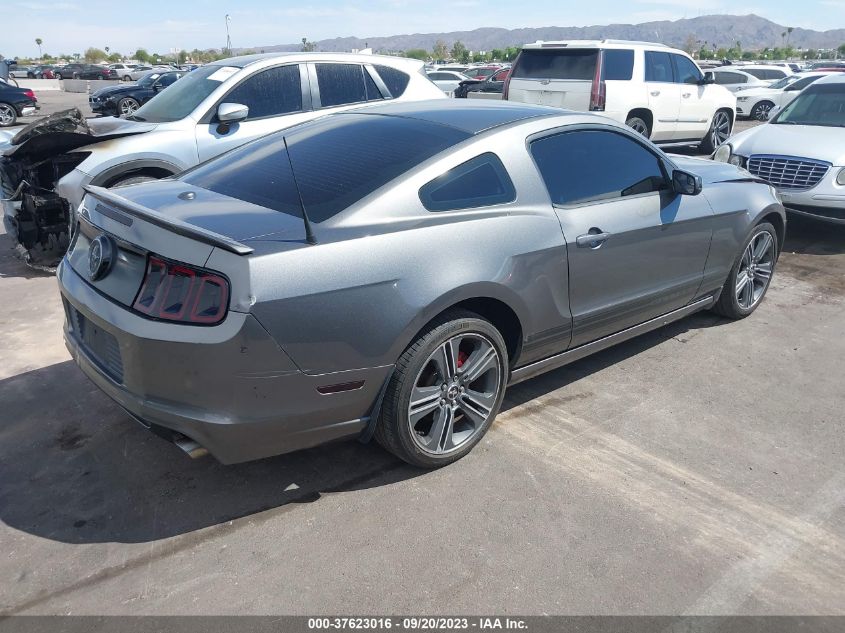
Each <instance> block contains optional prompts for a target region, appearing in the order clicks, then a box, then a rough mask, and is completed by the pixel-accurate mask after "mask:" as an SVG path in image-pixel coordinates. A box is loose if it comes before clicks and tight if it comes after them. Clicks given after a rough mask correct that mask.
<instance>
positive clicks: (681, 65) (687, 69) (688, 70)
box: [672, 55, 702, 84]
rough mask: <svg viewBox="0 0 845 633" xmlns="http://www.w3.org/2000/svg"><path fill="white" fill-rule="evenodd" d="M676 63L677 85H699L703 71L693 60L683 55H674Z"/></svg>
mask: <svg viewBox="0 0 845 633" xmlns="http://www.w3.org/2000/svg"><path fill="white" fill-rule="evenodd" d="M672 59H673V60H674V62H675V83H678V84H697V83H698V82H700V81H701V79H702V77H701V71H700V70H699V69H698V66H696V65H695V62H693V61H692V60H691V59H689V58H687V57H684V56H683V55H672Z"/></svg>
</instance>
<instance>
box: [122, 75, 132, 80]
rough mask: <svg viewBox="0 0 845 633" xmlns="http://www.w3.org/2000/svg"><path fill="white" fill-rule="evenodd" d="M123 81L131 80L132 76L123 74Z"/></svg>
mask: <svg viewBox="0 0 845 633" xmlns="http://www.w3.org/2000/svg"><path fill="white" fill-rule="evenodd" d="M123 81H132V77H130V76H129V75H123Z"/></svg>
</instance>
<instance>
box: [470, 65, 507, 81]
mask: <svg viewBox="0 0 845 633" xmlns="http://www.w3.org/2000/svg"><path fill="white" fill-rule="evenodd" d="M499 68H501V66H472V67H470V68H467V69H466V70H465V71H464V74H465V75H466V76H467V77H469V78H470V79H487V77H489V76H490V75H492V74H493V73H494V72H496V71H497V70H499Z"/></svg>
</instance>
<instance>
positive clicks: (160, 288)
mask: <svg viewBox="0 0 845 633" xmlns="http://www.w3.org/2000/svg"><path fill="white" fill-rule="evenodd" d="M228 305H229V282H228V281H227V280H226V278H225V277H223V276H222V275H219V274H217V273H214V272H211V271H207V270H202V269H200V268H194V267H193V266H189V265H187V264H181V263H176V262H170V261H167V260H165V259H161V258H159V257H156V256H154V255H153V256H150V259H149V262H147V271H146V273H145V274H144V283H143V284H142V285H141V291H140V292H139V293H138V296H137V297H136V298H135V303H133V304H132V307H133V308H134V309H135V310H137V311H138V312H141V313H143V314H146V315H147V316H149V317H152V318H154V319H165V320H167V321H177V322H179V323H198V324H203V325H213V324H215V323H219V322H220V321H222V320H223V318H224V317H225V316H226V308H227V307H228Z"/></svg>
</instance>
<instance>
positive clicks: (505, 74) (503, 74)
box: [491, 68, 510, 81]
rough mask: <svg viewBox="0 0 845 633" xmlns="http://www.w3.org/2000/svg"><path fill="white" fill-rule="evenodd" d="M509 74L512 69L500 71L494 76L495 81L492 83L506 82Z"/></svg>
mask: <svg viewBox="0 0 845 633" xmlns="http://www.w3.org/2000/svg"><path fill="white" fill-rule="evenodd" d="M509 72H510V69H508V68H506V69H505V70H500V71H499V72H497V73H496V74H495V75H493V79H491V81H504V80H505V79H507V78H508V73H509Z"/></svg>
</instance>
